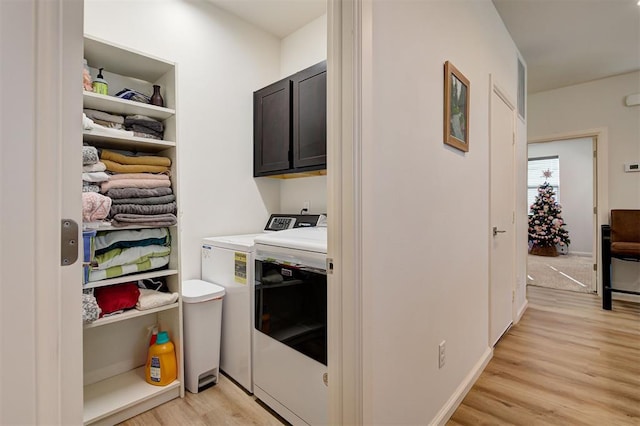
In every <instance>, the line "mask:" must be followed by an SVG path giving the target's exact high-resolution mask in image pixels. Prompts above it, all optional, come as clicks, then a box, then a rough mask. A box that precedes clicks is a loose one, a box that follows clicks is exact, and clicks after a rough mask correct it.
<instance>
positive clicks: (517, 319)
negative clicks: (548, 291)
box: [513, 299, 529, 324]
mask: <svg viewBox="0 0 640 426" xmlns="http://www.w3.org/2000/svg"><path fill="white" fill-rule="evenodd" d="M528 307H529V300H528V299H524V303H523V304H522V306H520V309H518V313H517V314H516V317H515V318H514V320H513V323H514V324H517V323H519V322H520V319H522V316H523V315H524V312H525V311H526V310H527V308H528Z"/></svg>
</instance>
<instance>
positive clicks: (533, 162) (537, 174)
mask: <svg viewBox="0 0 640 426" xmlns="http://www.w3.org/2000/svg"><path fill="white" fill-rule="evenodd" d="M546 170H549V171H551V177H550V178H545V177H544V175H543V173H544V172H545V171H546ZM545 180H546V181H547V182H548V183H549V185H551V186H552V187H553V190H554V191H555V192H556V195H555V197H556V201H557V202H560V159H559V157H558V156H557V155H556V156H554V157H538V158H529V171H528V173H527V202H528V204H527V208H528V211H529V214H531V204H533V202H534V201H535V199H536V195H538V187H539V186H540V185H542V184H543V183H544V182H545Z"/></svg>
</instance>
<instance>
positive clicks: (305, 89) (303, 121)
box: [293, 62, 327, 168]
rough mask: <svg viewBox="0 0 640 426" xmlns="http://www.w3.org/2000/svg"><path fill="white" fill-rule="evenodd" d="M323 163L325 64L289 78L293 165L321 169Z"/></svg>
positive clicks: (325, 106)
mask: <svg viewBox="0 0 640 426" xmlns="http://www.w3.org/2000/svg"><path fill="white" fill-rule="evenodd" d="M326 162H327V73H326V63H325V62H322V63H320V64H317V65H314V66H313V67H310V68H307V69H306V70H304V71H301V72H299V73H297V74H295V75H294V76H293V166H294V167H296V168H300V167H311V166H324V165H326Z"/></svg>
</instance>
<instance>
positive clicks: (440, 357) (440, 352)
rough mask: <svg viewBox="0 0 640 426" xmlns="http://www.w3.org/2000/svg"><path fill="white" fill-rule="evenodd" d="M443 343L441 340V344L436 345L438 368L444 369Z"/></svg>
mask: <svg viewBox="0 0 640 426" xmlns="http://www.w3.org/2000/svg"><path fill="white" fill-rule="evenodd" d="M444 345H445V341H444V340H443V341H442V342H440V344H439V345H438V368H442V367H444V363H445V360H446V358H445V352H444V349H445V346H444Z"/></svg>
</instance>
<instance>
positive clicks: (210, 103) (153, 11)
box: [85, 0, 280, 279]
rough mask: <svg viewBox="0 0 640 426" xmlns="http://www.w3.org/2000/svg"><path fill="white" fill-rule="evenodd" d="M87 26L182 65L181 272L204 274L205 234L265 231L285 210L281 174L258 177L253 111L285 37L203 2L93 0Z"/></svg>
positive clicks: (274, 71)
mask: <svg viewBox="0 0 640 426" xmlns="http://www.w3.org/2000/svg"><path fill="white" fill-rule="evenodd" d="M116 22H117V25H115V24H114V23H116ZM85 32H86V33H87V34H90V35H93V36H96V37H99V38H102V39H104V40H107V41H111V42H115V43H118V44H121V45H124V46H128V47H131V48H134V49H137V50H140V51H142V52H146V53H149V54H152V55H155V56H158V57H160V58H163V59H167V60H170V61H175V62H176V63H177V64H178V72H177V76H178V77H177V79H178V84H177V87H178V108H177V113H178V121H179V128H178V155H179V161H180V164H179V191H180V192H179V197H180V213H181V215H182V217H181V219H182V221H181V224H182V233H181V244H180V245H181V248H182V251H181V253H182V273H183V274H182V278H183V279H191V278H199V277H200V239H201V238H202V237H205V236H213V235H230V234H240V233H250V232H256V231H259V230H261V229H262V228H263V227H264V224H265V223H266V221H267V218H268V214H269V213H272V212H277V211H278V210H279V209H280V184H279V182H278V181H277V180H274V179H254V178H253V113H252V111H253V91H254V90H256V89H259V88H260V87H264V86H266V85H268V84H270V83H272V82H274V81H276V80H278V79H279V76H280V41H279V40H278V39H277V38H276V37H274V36H272V35H269V34H267V33H265V32H263V31H261V30H259V29H257V28H256V27H253V26H251V25H250V24H247V23H246V22H244V21H241V20H240V19H238V18H236V17H234V16H233V15H230V14H228V13H227V12H225V11H222V10H221V9H218V8H216V7H214V6H213V5H211V4H209V3H208V2H205V1H199V2H186V1H180V0H164V1H161V2H153V4H152V5H151V3H149V2H148V1H144V0H127V1H118V2H113V1H105V0H86V5H85Z"/></svg>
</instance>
